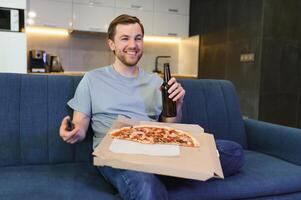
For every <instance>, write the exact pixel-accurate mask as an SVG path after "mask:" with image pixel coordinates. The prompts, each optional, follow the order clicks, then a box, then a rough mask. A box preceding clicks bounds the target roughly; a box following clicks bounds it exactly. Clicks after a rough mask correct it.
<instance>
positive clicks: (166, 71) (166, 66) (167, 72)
mask: <svg viewBox="0 0 301 200" xmlns="http://www.w3.org/2000/svg"><path fill="white" fill-rule="evenodd" d="M163 80H164V82H168V81H169V80H170V69H169V64H168V63H164V75H163Z"/></svg>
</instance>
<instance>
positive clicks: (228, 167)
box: [216, 140, 245, 176]
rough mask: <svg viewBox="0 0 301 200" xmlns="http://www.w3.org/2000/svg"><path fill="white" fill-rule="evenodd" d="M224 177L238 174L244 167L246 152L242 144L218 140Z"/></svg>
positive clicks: (217, 144)
mask: <svg viewBox="0 0 301 200" xmlns="http://www.w3.org/2000/svg"><path fill="white" fill-rule="evenodd" d="M216 146H217V149H218V151H219V154H220V161H221V165H222V168H223V172H224V176H230V175H233V174H235V173H237V172H238V171H239V170H240V169H241V168H242V166H243V165H244V162H245V158H244V151H243V148H242V147H241V145H240V144H238V143H236V142H233V141H229V140H216Z"/></svg>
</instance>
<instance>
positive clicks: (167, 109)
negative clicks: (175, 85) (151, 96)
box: [161, 63, 177, 117]
mask: <svg viewBox="0 0 301 200" xmlns="http://www.w3.org/2000/svg"><path fill="white" fill-rule="evenodd" d="M170 78H171V77H170V69H169V63H164V74H163V84H162V86H161V92H162V105H163V110H162V115H163V116H164V117H176V116H177V107H176V102H175V101H173V100H172V99H170V98H169V97H168V96H169V93H168V89H169V88H170V85H168V84H167V83H168V81H169V80H170Z"/></svg>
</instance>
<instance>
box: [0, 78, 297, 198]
mask: <svg viewBox="0 0 301 200" xmlns="http://www.w3.org/2000/svg"><path fill="white" fill-rule="evenodd" d="M80 79H81V77H80V76H65V75H51V76H50V75H29V74H8V73H2V74H0V199H1V200H2V199H4V200H6V199H11V200H18V199H22V200H23V199H30V200H34V199H39V200H40V199H51V200H53V199H64V200H66V199H67V200H68V199H72V200H74V199H85V200H86V199H120V198H119V197H118V195H117V192H116V190H115V189H114V188H113V187H112V186H111V185H110V184H108V183H107V182H106V181H105V180H104V179H103V178H102V176H101V175H100V174H99V173H98V171H97V170H96V169H95V167H93V164H92V155H91V153H92V131H91V129H89V133H88V136H87V138H86V139H85V140H84V141H83V142H81V143H78V144H75V145H69V144H66V143H65V142H63V141H62V140H61V138H60V137H59V126H60V122H61V119H62V118H63V117H64V116H65V115H68V114H69V115H70V114H71V113H72V111H71V110H70V109H69V108H68V106H67V105H66V102H67V101H68V100H69V99H70V98H71V97H72V96H73V94H74V91H75V88H76V86H77V84H78V83H79V81H80ZM180 82H181V84H182V85H183V87H184V88H185V89H186V97H185V104H184V107H183V123H195V124H199V125H201V126H202V127H204V129H205V130H206V131H207V132H210V133H214V135H215V137H216V138H218V139H228V140H232V141H236V142H238V143H240V144H241V145H242V146H243V147H244V149H245V156H246V163H245V165H244V167H243V168H242V170H241V171H240V173H238V174H236V175H234V176H231V177H227V178H226V179H224V180H217V179H212V180H209V181H206V182H200V187H198V188H195V187H192V186H191V182H192V181H187V182H185V184H181V185H178V184H177V181H174V182H171V183H170V185H169V187H168V188H167V189H168V191H169V195H170V199H189V200H192V199H265V200H267V199H281V200H284V199H301V166H300V165H301V130H300V129H295V128H289V127H284V126H279V125H275V124H270V123H265V122H260V121H256V120H251V119H247V120H244V119H242V117H241V113H240V108H239V104H238V100H237V97H236V94H235V91H234V87H233V85H232V84H231V83H230V82H229V81H223V80H190V79H183V80H180ZM104 95H105V94H104Z"/></svg>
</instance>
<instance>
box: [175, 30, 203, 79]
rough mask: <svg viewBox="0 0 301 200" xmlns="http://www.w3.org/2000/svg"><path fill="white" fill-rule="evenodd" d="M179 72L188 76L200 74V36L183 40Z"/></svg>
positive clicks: (180, 47) (180, 50)
mask: <svg viewBox="0 0 301 200" xmlns="http://www.w3.org/2000/svg"><path fill="white" fill-rule="evenodd" d="M178 58H179V61H178V73H179V74H182V75H187V76H195V77H197V75H198V62H199V61H198V58H199V36H193V37H190V38H185V39H182V40H181V43H180V44H179V56H178Z"/></svg>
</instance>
